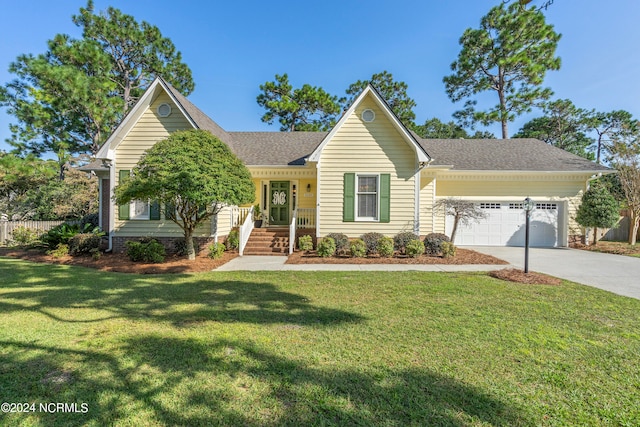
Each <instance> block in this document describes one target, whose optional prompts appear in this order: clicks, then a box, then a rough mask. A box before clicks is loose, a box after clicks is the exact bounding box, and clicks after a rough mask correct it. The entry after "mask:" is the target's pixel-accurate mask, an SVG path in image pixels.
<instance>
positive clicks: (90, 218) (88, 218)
mask: <svg viewBox="0 0 640 427" xmlns="http://www.w3.org/2000/svg"><path fill="white" fill-rule="evenodd" d="M99 218H100V217H99V216H98V214H97V213H92V214H87V215H85V216H83V217H82V218H81V219H80V230H85V228H89V227H87V224H91V226H90V228H91V230H93V229H94V228H96V227H98V221H99Z"/></svg>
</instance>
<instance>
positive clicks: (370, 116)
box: [362, 108, 376, 123]
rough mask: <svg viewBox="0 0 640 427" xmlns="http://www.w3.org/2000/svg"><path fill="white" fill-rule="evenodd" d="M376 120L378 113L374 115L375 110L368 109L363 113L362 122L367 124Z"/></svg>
mask: <svg viewBox="0 0 640 427" xmlns="http://www.w3.org/2000/svg"><path fill="white" fill-rule="evenodd" d="M375 118H376V113H374V112H373V110H370V109H368V108H367V109H366V110H364V111H363V112H362V120H363V121H365V122H367V123H370V122H372V121H374V120H375Z"/></svg>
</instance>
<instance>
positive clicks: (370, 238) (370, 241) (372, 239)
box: [360, 232, 384, 255]
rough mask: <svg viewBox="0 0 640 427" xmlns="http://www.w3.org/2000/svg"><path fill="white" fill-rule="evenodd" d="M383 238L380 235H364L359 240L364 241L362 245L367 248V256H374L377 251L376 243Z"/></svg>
mask: <svg viewBox="0 0 640 427" xmlns="http://www.w3.org/2000/svg"><path fill="white" fill-rule="evenodd" d="M383 237H384V236H383V235H382V234H380V233H373V232H372V233H365V234H363V235H362V236H360V238H361V239H362V241H364V245H365V246H366V247H367V255H375V254H376V253H377V251H378V242H379V241H380V239H382V238H383Z"/></svg>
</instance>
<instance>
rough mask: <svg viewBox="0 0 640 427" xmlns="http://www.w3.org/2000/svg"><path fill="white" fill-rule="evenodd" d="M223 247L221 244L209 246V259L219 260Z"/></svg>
mask: <svg viewBox="0 0 640 427" xmlns="http://www.w3.org/2000/svg"><path fill="white" fill-rule="evenodd" d="M224 249H225V246H224V245H223V244H222V243H218V242H215V243H213V244H211V245H209V258H212V259H220V258H222V255H224Z"/></svg>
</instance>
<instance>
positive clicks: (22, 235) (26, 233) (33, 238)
mask: <svg viewBox="0 0 640 427" xmlns="http://www.w3.org/2000/svg"><path fill="white" fill-rule="evenodd" d="M11 235H12V236H13V241H14V242H16V243H17V244H19V245H31V244H33V243H35V242H37V241H38V239H39V237H40V233H39V232H38V230H34V229H33V228H27V227H17V228H15V229H14V230H13V231H12V232H11Z"/></svg>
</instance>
